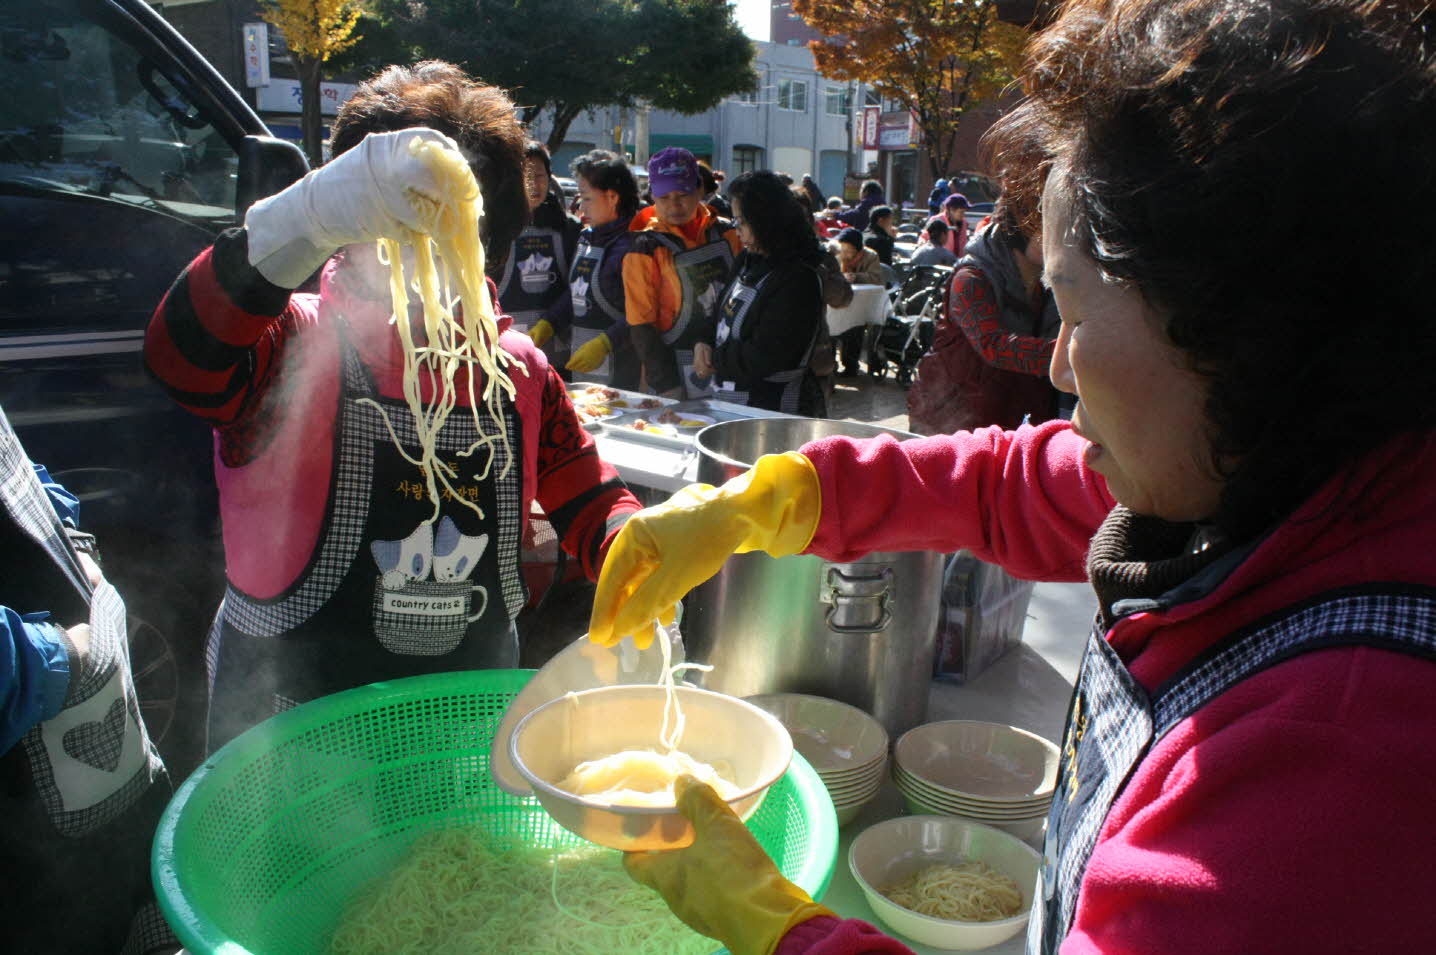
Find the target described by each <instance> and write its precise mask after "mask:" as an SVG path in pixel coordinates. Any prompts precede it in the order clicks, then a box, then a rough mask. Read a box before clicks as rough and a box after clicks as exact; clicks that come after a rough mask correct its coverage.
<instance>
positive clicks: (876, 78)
mask: <svg viewBox="0 0 1436 955" xmlns="http://www.w3.org/2000/svg"><path fill="white" fill-rule="evenodd" d="M793 11H794V12H795V13H797V14H798V15H799V16H801V17H802V18H803V19H804V20H805V21H806V22H807V23H808V24H809V25H810V26H812V27H813V28H814V29H816V30H817V31H818V32H819V33H821V34H822V35H823V37H824V39H822V40H815V41H813V42H812V43H811V44H809V46H810V47H811V48H812V51H813V58H814V60H815V61H816V62H817V67H818V71H819V72H820V73H822V74H823V75H825V76H831V77H833V78H835V79H845V80H859V81H861V82H864V83H868V84H869V85H871V86H872V87H873V88H874V89H876V90H877V91H878V92H879V93H881V94H882V95H883V96H885V97H888V98H891V99H895V100H897V101H899V102H900V103H902V104H903V105H904V106H905V107H906V108H907V109H910V110H912V111H913V112H914V113H915V114H917V118H918V124H919V125H920V126H921V127H922V130H923V134H924V137H925V140H926V143H927V147H928V155H929V158H930V160H931V161H932V165H933V173H934V175H942V174H944V173H946V172H948V171H949V170H948V169H947V168H946V167H947V161H948V158H949V157H950V155H951V152H952V143H953V138H954V134H955V133H956V131H957V127H958V125H959V124H960V123H961V121H962V114H963V112H964V111H966V110H967V109H968V108H969V107H970V106H971V105H973V104H974V103H977V102H981V101H983V100H989V99H992V98H994V97H996V96H997V95H998V94H999V93H1001V92H1002V90H1003V89H1004V88H1006V87H1007V86H1008V84H1010V83H1011V82H1012V80H1013V77H1014V76H1015V75H1016V72H1017V69H1018V67H1019V65H1020V64H1021V60H1022V50H1023V47H1024V46H1025V44H1026V42H1027V31H1025V30H1023V29H1022V28H1021V27H1017V26H1013V25H1012V24H1009V23H1005V22H1003V21H1001V20H999V19H998V13H997V3H996V0H846V2H843V3H833V2H832V0H793Z"/></svg>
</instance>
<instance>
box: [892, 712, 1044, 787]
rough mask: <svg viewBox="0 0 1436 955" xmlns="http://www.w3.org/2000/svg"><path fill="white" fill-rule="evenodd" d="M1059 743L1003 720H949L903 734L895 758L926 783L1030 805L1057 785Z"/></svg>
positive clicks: (894, 754)
mask: <svg viewBox="0 0 1436 955" xmlns="http://www.w3.org/2000/svg"><path fill="white" fill-rule="evenodd" d="M1057 755H1058V753H1057V746H1056V744H1054V743H1052V742H1050V741H1049V740H1045V739H1043V738H1042V737H1040V736H1038V735H1037V734H1036V733H1029V732H1028V731H1027V730H1024V729H1018V728H1017V727H1016V726H1007V725H1004V724H1002V723H984V722H981V721H978V720H946V721H944V722H941V723H925V724H923V725H922V726H918V727H915V728H913V729H910V730H908V731H907V732H906V733H904V734H903V736H902V738H901V739H899V740H898V743H897V747H896V748H895V749H894V750H893V759H894V761H895V762H896V763H897V764H898V765H899V766H901V767H902V768H903V770H904V771H905V772H907V773H908V774H909V775H910V776H913V777H914V778H916V779H917V780H919V781H921V782H923V783H926V784H927V785H929V786H931V787H933V788H935V789H938V790H942V791H945V792H948V793H951V794H953V795H956V796H962V797H964V798H967V799H976V800H979V801H987V802H993V803H1014V802H1015V803H1026V804H1031V803H1034V802H1036V801H1038V800H1040V799H1043V798H1050V797H1051V795H1052V792H1053V790H1054V789H1055V787H1056V785H1057Z"/></svg>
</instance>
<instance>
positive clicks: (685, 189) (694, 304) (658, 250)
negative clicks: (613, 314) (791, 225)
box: [623, 146, 742, 398]
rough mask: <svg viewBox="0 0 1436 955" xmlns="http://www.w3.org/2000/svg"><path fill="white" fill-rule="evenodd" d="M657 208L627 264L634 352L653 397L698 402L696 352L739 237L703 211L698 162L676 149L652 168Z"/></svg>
mask: <svg viewBox="0 0 1436 955" xmlns="http://www.w3.org/2000/svg"><path fill="white" fill-rule="evenodd" d="M648 188H649V189H650V190H651V191H652V193H653V207H652V208H650V209H643V210H641V211H639V213H638V215H636V216H634V219H633V224H632V226H631V228H632V229H633V231H634V232H635V233H636V236H635V238H634V241H633V251H632V252H630V253H629V254H628V255H626V256H625V257H624V260H623V286H624V293H625V295H626V296H627V309H628V324H629V325H631V326H633V327H632V328H631V329H630V333H631V334H632V336H633V345H634V348H635V349H637V351H638V358H639V361H640V363H641V364H642V367H643V374H644V380H645V383H646V384H647V386H648V388H649V390H651V391H654V392H656V393H658V394H661V395H667V396H672V397H679V398H684V397H698V396H699V395H701V394H703V393H705V391H704V388H703V386H701V385H699V384H698V383H697V382H696V381H695V380H694V379H693V377H692V372H693V346H694V345H696V344H697V343H698V342H699V341H700V340H701V339H700V338H699V335H700V330H701V329H702V328H704V327H711V326H712V322H713V319H714V316H715V315H716V313H717V310H718V303H719V300H720V299H721V298H722V295H723V289H724V288H726V287H727V285H728V280H729V279H730V278H731V277H732V275H733V265H734V261H735V260H736V259H737V257H738V253H739V252H740V251H742V244H741V242H740V241H739V239H738V231H737V230H736V229H734V228H733V223H731V222H729V221H728V220H727V219H720V218H719V217H718V216H716V215H714V214H713V212H712V211H711V210H710V209H709V208H708V207H707V206H705V205H704V204H703V202H702V194H701V193H700V192H699V190H700V189H701V188H702V184H701V181H700V180H699V175H698V160H696V159H694V158H693V154H692V153H690V152H689V151H688V150H686V149H682V148H679V147H677V146H670V147H669V148H667V149H664V150H661V151H659V152H657V153H655V154H654V155H653V157H652V158H651V159H649V160H648Z"/></svg>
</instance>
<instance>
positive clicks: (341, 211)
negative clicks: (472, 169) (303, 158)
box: [244, 127, 459, 288]
mask: <svg viewBox="0 0 1436 955" xmlns="http://www.w3.org/2000/svg"><path fill="white" fill-rule="evenodd" d="M414 140H419V141H427V142H434V143H439V144H441V145H442V146H443V147H445V148H448V149H453V150H455V151H458V149H459V147H458V144H457V143H455V142H454V141H453V140H452V139H450V138H449V137H448V136H445V135H444V134H443V133H439V132H435V131H434V130H432V129H426V128H423V127H416V128H414V129H403V130H399V131H397V132H392V133H371V134H369V135H368V136H366V137H365V138H364V139H363V140H362V141H361V142H360V143H359V144H358V145H357V146H355V147H353V148H352V149H350V150H348V151H347V152H345V153H343V154H342V155H340V156H338V157H336V158H335V159H333V160H331V161H330V162H328V163H326V164H324V165H323V166H320V167H319V168H318V169H316V170H314V171H313V172H311V173H309V175H307V176H305V177H304V178H303V179H301V180H299V181H298V182H296V183H295V184H294V185H292V186H290V187H289V188H288V189H285V190H284V191H283V192H280V193H278V194H277V195H273V196H270V197H268V198H266V199H261V200H260V201H258V202H256V203H255V204H254V205H253V206H251V207H250V209H249V212H248V214H247V215H245V217H244V228H245V231H246V232H248V233H249V263H250V264H251V265H253V266H254V267H255V268H256V269H258V270H259V272H260V274H261V275H263V276H264V277H265V278H266V279H268V280H269V281H271V282H273V283H274V284H275V285H278V286H280V287H281V288H298V287H299V285H300V284H301V283H302V282H303V281H304V280H305V279H307V278H308V277H309V276H310V275H311V274H313V273H314V271H315V270H316V269H318V268H319V267H320V266H321V265H323V264H324V261H325V260H326V259H328V258H329V256H331V255H333V254H334V252H335V251H337V250H338V249H339V248H341V247H342V246H346V245H350V244H352V243H356V242H373V241H375V240H376V239H380V238H390V239H400V238H403V237H404V235H405V232H406V230H419V231H422V229H421V228H420V227H421V226H422V224H423V223H424V221H425V220H424V217H423V215H422V214H421V212H420V210H419V209H417V208H416V207H415V203H414V198H416V197H417V196H423V197H425V198H427V199H429V200H431V201H437V200H438V199H439V190H438V184H437V182H436V180H435V178H434V175H433V173H432V172H430V168H429V165H428V163H426V162H425V161H424V160H423V159H422V158H420V157H418V156H416V155H414V153H413V152H412V151H411V149H410V143H411V142H413V141H414ZM421 205H422V203H421Z"/></svg>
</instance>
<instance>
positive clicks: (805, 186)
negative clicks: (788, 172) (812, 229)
mask: <svg viewBox="0 0 1436 955" xmlns="http://www.w3.org/2000/svg"><path fill="white" fill-rule="evenodd" d="M801 188H802V190H803V191H804V192H805V193H807V194H808V208H810V209H812V210H813V211H814V212H816V211H817V210H819V209H821V208H823V203H824V202H825V201H826V200H825V199H824V198H823V190H821V189H819V188H818V184H817V183H816V182H814V181H813V177H812V176H811V175H807V174H805V175H804V176H803V181H802V184H801Z"/></svg>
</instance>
